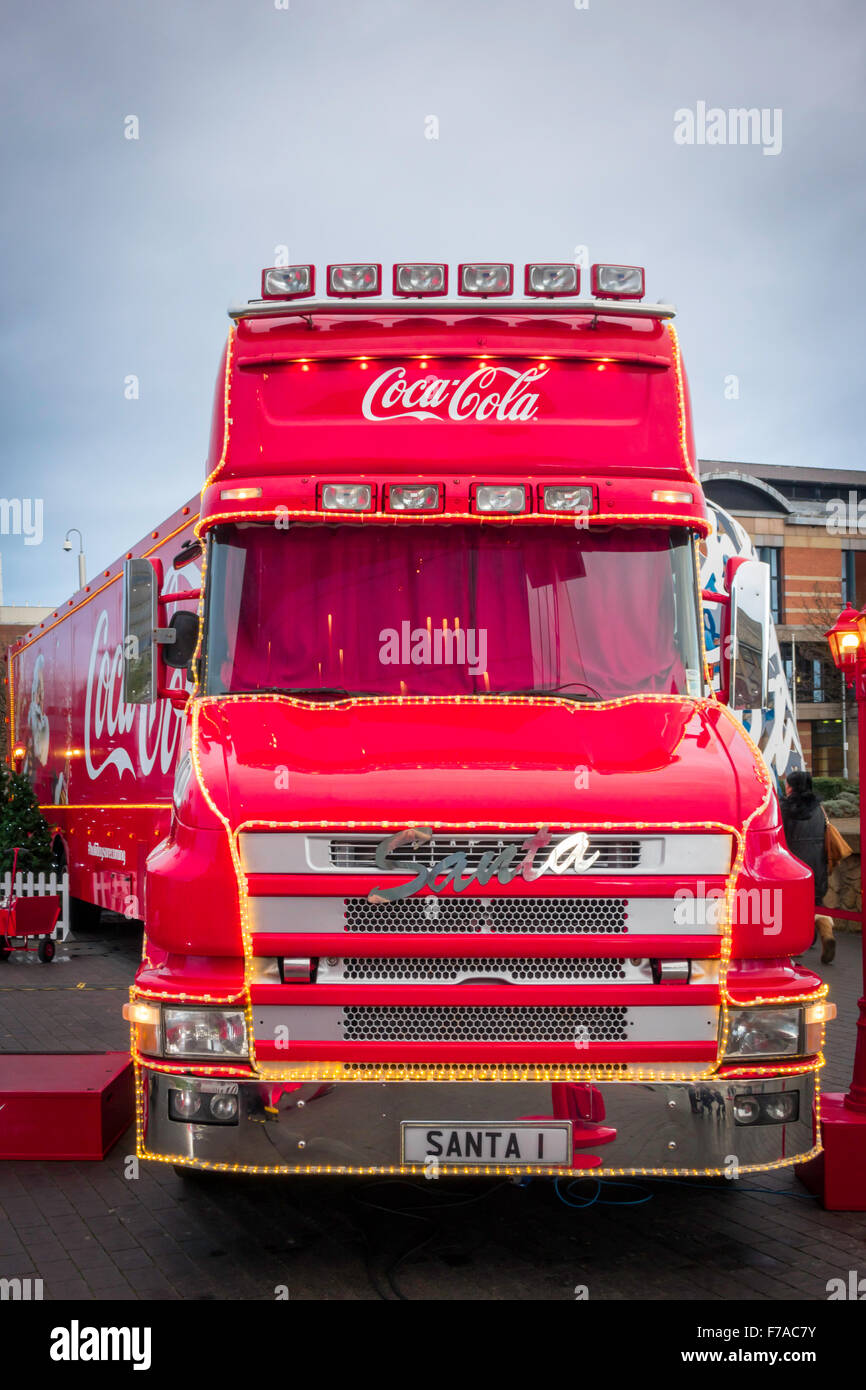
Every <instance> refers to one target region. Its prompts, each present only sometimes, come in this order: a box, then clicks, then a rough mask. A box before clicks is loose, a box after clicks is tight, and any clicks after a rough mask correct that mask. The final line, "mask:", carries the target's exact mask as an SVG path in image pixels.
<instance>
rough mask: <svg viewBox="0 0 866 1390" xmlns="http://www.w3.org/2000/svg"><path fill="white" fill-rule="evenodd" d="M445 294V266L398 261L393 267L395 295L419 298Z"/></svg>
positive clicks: (427, 262) (446, 268)
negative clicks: (416, 296)
mask: <svg viewBox="0 0 866 1390" xmlns="http://www.w3.org/2000/svg"><path fill="white" fill-rule="evenodd" d="M447 292H448V267H447V265H442V264H441V263H440V262H431V261H400V262H399V263H398V264H397V265H395V266H394V293H395V294H398V295H404V296H410V295H418V296H421V295H431V294H447Z"/></svg>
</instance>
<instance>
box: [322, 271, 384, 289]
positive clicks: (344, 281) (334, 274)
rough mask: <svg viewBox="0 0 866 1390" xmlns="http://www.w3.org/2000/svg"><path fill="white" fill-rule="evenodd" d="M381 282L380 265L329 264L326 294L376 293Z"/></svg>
mask: <svg viewBox="0 0 866 1390" xmlns="http://www.w3.org/2000/svg"><path fill="white" fill-rule="evenodd" d="M381 283H382V267H381V265H354V264H353V265H349V264H343V265H329V266H328V294H333V295H337V296H340V295H351V296H357V295H362V294H378V293H379V290H380V286H381Z"/></svg>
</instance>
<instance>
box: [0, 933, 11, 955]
mask: <svg viewBox="0 0 866 1390" xmlns="http://www.w3.org/2000/svg"><path fill="white" fill-rule="evenodd" d="M11 954H12V947H11V946H10V945H9V943H8V941H7V940H6V937H5V936H0V961H3V960H8V959H9V957H10V956H11Z"/></svg>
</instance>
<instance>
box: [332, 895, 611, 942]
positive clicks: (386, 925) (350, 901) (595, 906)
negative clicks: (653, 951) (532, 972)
mask: <svg viewBox="0 0 866 1390" xmlns="http://www.w3.org/2000/svg"><path fill="white" fill-rule="evenodd" d="M344 902H345V905H346V931H349V932H354V931H357V932H413V931H419V932H440V931H441V932H494V931H501V932H516V933H521V932H530V933H532V934H533V935H536V934H539V933H541V934H543V933H545V932H551V933H555V932H625V930H626V915H627V914H626V903H627V900H626V899H625V898H524V897H520V898H518V897H513V898H511V897H508V898H505V897H502V898H434V897H428V898H402V899H398V900H397V902H393V903H371V902H368V900H367V899H366V898H345V899H344Z"/></svg>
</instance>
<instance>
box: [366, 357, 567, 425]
mask: <svg viewBox="0 0 866 1390" xmlns="http://www.w3.org/2000/svg"><path fill="white" fill-rule="evenodd" d="M547 371H548V368H547V367H546V366H538V367H528V368H527V369H526V371H523V372H521V371H518V370H517V369H516V368H514V367H505V366H501V365H499V364H498V363H497V364H495V365H493V366H483V367H479V368H478V369H477V371H474V372H470V373H469V375H468V376H465V377H453V378H452V377H439V376H429V375H428V376H423V377H419V378H418V379H417V380H415V381H410V380H407V377H406V368H405V367H389V369H388V370H387V371H385V372H382V374H381V376H377V377H376V380H375V381H373V382H371V383H370V387H369V389H368V390H367V392H366V393H365V395H364V399H363V401H362V402H361V411H362V413H363V415H364V418H365V419H367V420H410V419H411V420H482V421H485V420H495V421H499V420H531V419H533V417H534V416H535V413H536V411H537V410H538V400H539V397H538V394H537V393H536V392H535V391H534V390H533V389H532V388H533V387H534V386H535V385H536V384H537V383H538V382H539V381H540V380H541V378H542V377H543V376H546V375H547Z"/></svg>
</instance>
